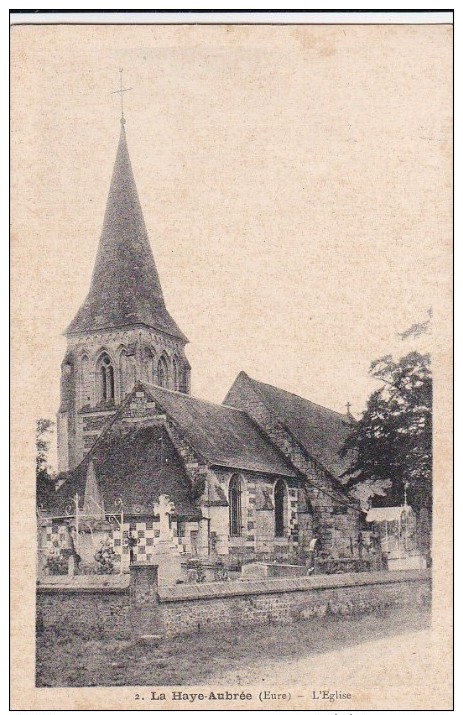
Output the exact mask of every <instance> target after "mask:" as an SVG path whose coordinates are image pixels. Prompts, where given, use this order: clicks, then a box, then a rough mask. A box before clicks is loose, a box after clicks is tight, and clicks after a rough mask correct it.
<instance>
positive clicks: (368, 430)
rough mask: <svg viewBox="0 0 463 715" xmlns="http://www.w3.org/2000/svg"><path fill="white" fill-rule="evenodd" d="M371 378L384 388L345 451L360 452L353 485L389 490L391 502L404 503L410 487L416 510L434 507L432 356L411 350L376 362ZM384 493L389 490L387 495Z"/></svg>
mask: <svg viewBox="0 0 463 715" xmlns="http://www.w3.org/2000/svg"><path fill="white" fill-rule="evenodd" d="M370 374H371V375H372V376H373V377H374V378H376V379H377V380H380V381H381V382H382V386H381V387H380V388H379V389H378V390H376V391H375V392H373V394H372V395H371V396H370V398H369V400H368V403H367V408H366V410H365V412H364V414H363V416H362V418H361V419H360V420H359V422H357V423H356V425H355V426H354V428H353V430H352V432H351V433H350V435H349V436H348V438H347V440H346V442H345V444H344V446H343V447H342V449H341V455H342V456H346V455H347V454H354V455H355V456H354V459H353V463H352V465H351V467H350V468H349V469H348V470H347V471H346V475H349V476H350V479H349V486H350V487H351V488H354V487H357V488H358V486H357V485H362V484H363V485H367V484H368V485H370V486H371V487H372V492H373V493H374V491H375V487H376V493H380V494H381V491H378V488H379V489H383V490H384V487H385V486H386V487H388V490H387V502H388V503H389V504H400V503H401V502H402V500H403V498H404V491H405V489H407V499H408V502H409V503H410V504H411V505H412V506H414V507H415V508H416V509H420V508H422V507H428V508H430V507H431V504H432V376H431V369H430V356H429V354H424V355H423V354H420V353H418V352H410V353H408V355H405V357H402V358H400V360H398V361H394V360H393V359H392V356H391V355H386V356H385V357H382V358H380V359H379V360H375V361H374V362H373V363H372V364H371V368H370ZM383 494H384V491H383Z"/></svg>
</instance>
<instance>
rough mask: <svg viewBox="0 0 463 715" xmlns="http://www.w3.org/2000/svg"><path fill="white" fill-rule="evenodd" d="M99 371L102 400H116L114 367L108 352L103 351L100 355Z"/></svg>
mask: <svg viewBox="0 0 463 715" xmlns="http://www.w3.org/2000/svg"><path fill="white" fill-rule="evenodd" d="M97 373H98V379H99V386H100V402H109V400H114V368H113V366H112V363H111V358H110V357H109V355H108V354H107V353H103V355H102V356H101V357H100V359H99V361H98V369H97Z"/></svg>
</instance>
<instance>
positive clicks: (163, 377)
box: [158, 355, 169, 387]
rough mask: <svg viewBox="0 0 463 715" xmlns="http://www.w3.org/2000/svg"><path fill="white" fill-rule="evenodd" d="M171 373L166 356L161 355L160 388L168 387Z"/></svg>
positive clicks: (159, 367) (159, 369)
mask: <svg viewBox="0 0 463 715" xmlns="http://www.w3.org/2000/svg"><path fill="white" fill-rule="evenodd" d="M168 379H169V371H168V367H167V360H166V358H165V357H164V355H161V357H160V359H159V362H158V385H159V387H168Z"/></svg>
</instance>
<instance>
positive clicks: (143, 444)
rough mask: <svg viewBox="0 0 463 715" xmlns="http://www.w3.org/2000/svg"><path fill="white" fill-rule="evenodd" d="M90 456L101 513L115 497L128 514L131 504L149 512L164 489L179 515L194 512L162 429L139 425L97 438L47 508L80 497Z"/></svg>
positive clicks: (111, 505) (182, 471)
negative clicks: (128, 430)
mask: <svg viewBox="0 0 463 715" xmlns="http://www.w3.org/2000/svg"><path fill="white" fill-rule="evenodd" d="M161 438H162V440H163V441H162V455H163V458H164V460H167V462H163V464H162V470H161V468H160V463H161V457H160V454H161V449H160V447H161V444H160V439H161ZM90 461H91V462H92V463H93V468H94V470H95V475H96V478H97V482H98V486H99V490H100V493H101V496H102V498H103V501H104V506H105V510H106V511H107V512H113V511H115V505H114V502H115V499H116V498H121V499H122V502H123V504H124V509H125V510H126V511H127V513H133V509H134V507H140V508H141V512H144V513H152V508H153V507H152V505H153V502H154V501H156V500H157V499H158V497H159V496H160V494H168V495H169V497H170V498H171V500H172V501H173V502H174V504H175V507H176V511H177V513H178V514H179V515H180V516H191V517H195V516H200V511H199V508H198V507H197V505H196V504H195V503H194V501H193V499H192V497H191V494H190V485H191V483H190V479H189V477H188V475H187V474H186V472H185V469H184V467H183V465H182V463H181V460H180V458H179V457H178V455H177V452H176V451H175V450H174V448H173V447H172V445H171V443H170V440H169V439H168V437H167V435H166V432H165V430H164V429H163V428H162V427H158V426H146V427H145V426H143V425H140V426H138V427H135V429H134V430H133V431H132V432H130V433H129V434H125V435H122V436H119V437H116V438H115V437H114V436H113V437H111V438H109V439H106V438H103V439H101V440H100V441H99V442H98V443H97V444H96V446H95V447H94V449H92V450H91V452H90V454H89V455H88V456H87V457H86V458H85V459H84V460H83V462H81V464H80V465H79V466H78V467H76V469H74V470H73V471H72V472H71V473H70V474H69V476H68V479H67V480H66V482H65V483H64V484H63V486H62V487H61V488H60V489H59V490H58V491H57V492H56V493H55V495H54V497H53V498H52V499H51V500H50V502H49V505H48V506H49V508H50V509H51V511H52V513H54V514H58V513H63V511H64V508H65V505H66V503H67V502H68V501H69V499H70V498H72V497H73V496H74V494H76V493H78V494H79V495H80V496H82V497H83V495H84V492H85V483H86V478H87V471H88V467H89V463H90ZM81 506H82V505H81Z"/></svg>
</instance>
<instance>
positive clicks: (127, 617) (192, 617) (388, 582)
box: [37, 566, 431, 638]
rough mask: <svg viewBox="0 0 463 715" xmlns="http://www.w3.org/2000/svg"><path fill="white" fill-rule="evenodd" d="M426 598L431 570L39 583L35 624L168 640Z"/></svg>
mask: <svg viewBox="0 0 463 715" xmlns="http://www.w3.org/2000/svg"><path fill="white" fill-rule="evenodd" d="M146 568H147V569H156V567H155V566H151V567H148V566H147V567H146ZM139 569H140V567H138V569H137V571H139ZM153 575H154V577H155V576H156V574H155V573H154V574H152V576H153ZM145 584H148V586H146V590H144V589H145ZM430 598H431V572H430V570H423V571H399V572H389V571H379V572H372V573H357V574H350V573H349V574H336V575H332V576H310V577H304V578H291V579H288V578H278V579H267V580H262V581H233V582H220V583H219V582H218V583H203V584H190V585H186V584H185V585H179V586H176V587H171V588H167V587H157V586H155V587H154V588H153V578H152V577H151V578H149V579H147V580H146V579H144V578H141V579H140V578H138V579H135V578H132V579H131V584H130V587H127V586H125V585H124V586H123V585H120V586H119V585H115V584H114V585H112V586H110V585H108V586H107V587H106V588H101V587H96V586H95V587H86V588H79V587H78V586H77V584H76V585H74V586H70V585H69V584H66V585H64V584H63V585H62V586H61V585H60V584H59V583H53V584H48V585H45V584H43V585H39V586H38V588H37V616H38V624H39V627H43V628H45V629H46V628H54V629H55V630H56V631H58V632H62V631H66V632H72V633H79V634H80V635H81V636H82V637H88V638H92V637H98V636H110V637H116V638H117V637H119V638H130V637H138V636H140V635H155V634H163V635H166V636H174V635H181V634H186V633H199V632H203V631H207V630H220V629H221V628H240V627H242V626H256V625H259V624H265V623H289V622H292V621H297V620H300V621H304V620H308V619H311V618H322V617H326V616H330V615H336V616H340V617H342V616H343V615H344V616H347V615H349V614H355V613H367V612H369V611H374V610H381V609H385V608H391V607H397V606H406V605H412V604H413V605H415V604H416V603H418V604H425V603H426V602H428V601H430Z"/></svg>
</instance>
